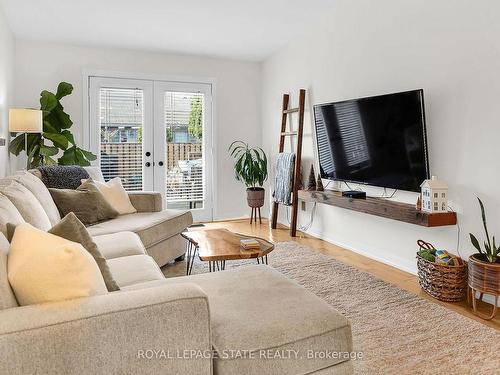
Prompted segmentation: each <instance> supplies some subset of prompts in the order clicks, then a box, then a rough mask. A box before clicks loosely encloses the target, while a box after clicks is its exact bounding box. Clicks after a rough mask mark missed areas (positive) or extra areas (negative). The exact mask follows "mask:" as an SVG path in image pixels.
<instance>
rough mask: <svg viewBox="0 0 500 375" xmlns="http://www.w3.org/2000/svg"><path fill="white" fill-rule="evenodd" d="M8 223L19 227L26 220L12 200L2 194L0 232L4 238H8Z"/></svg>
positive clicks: (0, 199) (0, 195) (0, 197)
mask: <svg viewBox="0 0 500 375" xmlns="http://www.w3.org/2000/svg"><path fill="white" fill-rule="evenodd" d="M8 223H11V224H14V225H19V224H22V223H24V219H23V217H22V216H21V214H20V213H19V211H18V210H17V208H16V206H14V204H13V203H12V202H11V201H10V199H9V198H7V197H6V196H5V195H3V194H1V193H0V232H1V233H2V234H3V235H4V236H7V224H8Z"/></svg>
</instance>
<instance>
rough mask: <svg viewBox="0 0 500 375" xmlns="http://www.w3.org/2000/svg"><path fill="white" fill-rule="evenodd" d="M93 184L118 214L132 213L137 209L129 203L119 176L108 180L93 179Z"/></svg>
mask: <svg viewBox="0 0 500 375" xmlns="http://www.w3.org/2000/svg"><path fill="white" fill-rule="evenodd" d="M94 182H95V184H96V186H97V188H98V189H99V191H100V192H101V193H102V194H103V195H104V197H105V198H106V200H107V201H108V203H109V204H110V205H111V206H112V207H113V208H114V209H115V210H116V211H118V213H119V214H120V215H124V214H133V213H135V212H137V210H136V209H135V208H134V206H132V203H130V198H129V197H128V194H127V192H126V190H125V188H124V187H123V185H122V180H121V179H120V177H115V178H113V179H111V180H109V181H108V182H101V181H95V180H94Z"/></svg>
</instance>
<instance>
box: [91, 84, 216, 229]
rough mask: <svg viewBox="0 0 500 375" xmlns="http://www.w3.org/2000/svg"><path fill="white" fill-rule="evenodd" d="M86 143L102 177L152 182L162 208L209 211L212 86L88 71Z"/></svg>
mask: <svg viewBox="0 0 500 375" xmlns="http://www.w3.org/2000/svg"><path fill="white" fill-rule="evenodd" d="M89 115H90V117H89V118H90V121H89V124H90V129H89V130H90V132H89V134H90V148H91V149H92V150H93V151H95V152H96V153H97V155H98V161H97V162H98V163H99V165H100V167H101V169H102V171H103V175H104V178H105V180H109V179H111V178H114V177H120V178H121V179H122V182H123V185H124V187H125V189H127V190H156V191H159V192H161V193H162V196H163V197H164V204H165V205H166V207H167V208H172V209H187V210H191V211H192V213H193V217H194V219H195V220H196V221H208V220H211V219H212V189H211V187H212V183H211V181H212V152H211V150H212V147H211V146H212V87H211V85H210V84H203V83H184V82H182V83H181V82H166V81H152V80H134V79H121V78H119V79H117V78H105V77H90V78H89Z"/></svg>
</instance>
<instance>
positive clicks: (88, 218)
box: [49, 180, 118, 225]
mask: <svg viewBox="0 0 500 375" xmlns="http://www.w3.org/2000/svg"><path fill="white" fill-rule="evenodd" d="M49 191H50V194H51V195H52V197H53V198H54V201H55V202H56V205H57V207H58V208H59V211H60V212H61V214H63V215H67V214H68V213H70V212H73V213H74V214H75V215H76V216H77V217H78V219H79V220H80V221H81V222H82V223H84V224H85V225H91V224H94V223H97V222H98V221H101V220H108V219H112V218H115V217H117V216H118V212H117V211H116V210H115V209H114V208H113V207H111V205H110V204H109V203H108V202H107V200H106V198H105V197H104V195H103V194H102V193H101V192H100V190H99V189H98V188H97V186H96V185H95V184H94V182H93V180H86V181H85V182H84V183H82V184H81V185H80V186H79V187H78V188H77V189H76V190H73V189H49Z"/></svg>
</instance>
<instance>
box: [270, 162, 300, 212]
mask: <svg viewBox="0 0 500 375" xmlns="http://www.w3.org/2000/svg"><path fill="white" fill-rule="evenodd" d="M294 166H295V154H294V153H291V152H282V153H280V154H278V156H277V157H276V178H275V182H274V189H275V190H274V194H273V196H274V201H275V202H278V203H281V204H285V205H287V206H289V205H290V204H292V200H291V196H292V184H293V168H294Z"/></svg>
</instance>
